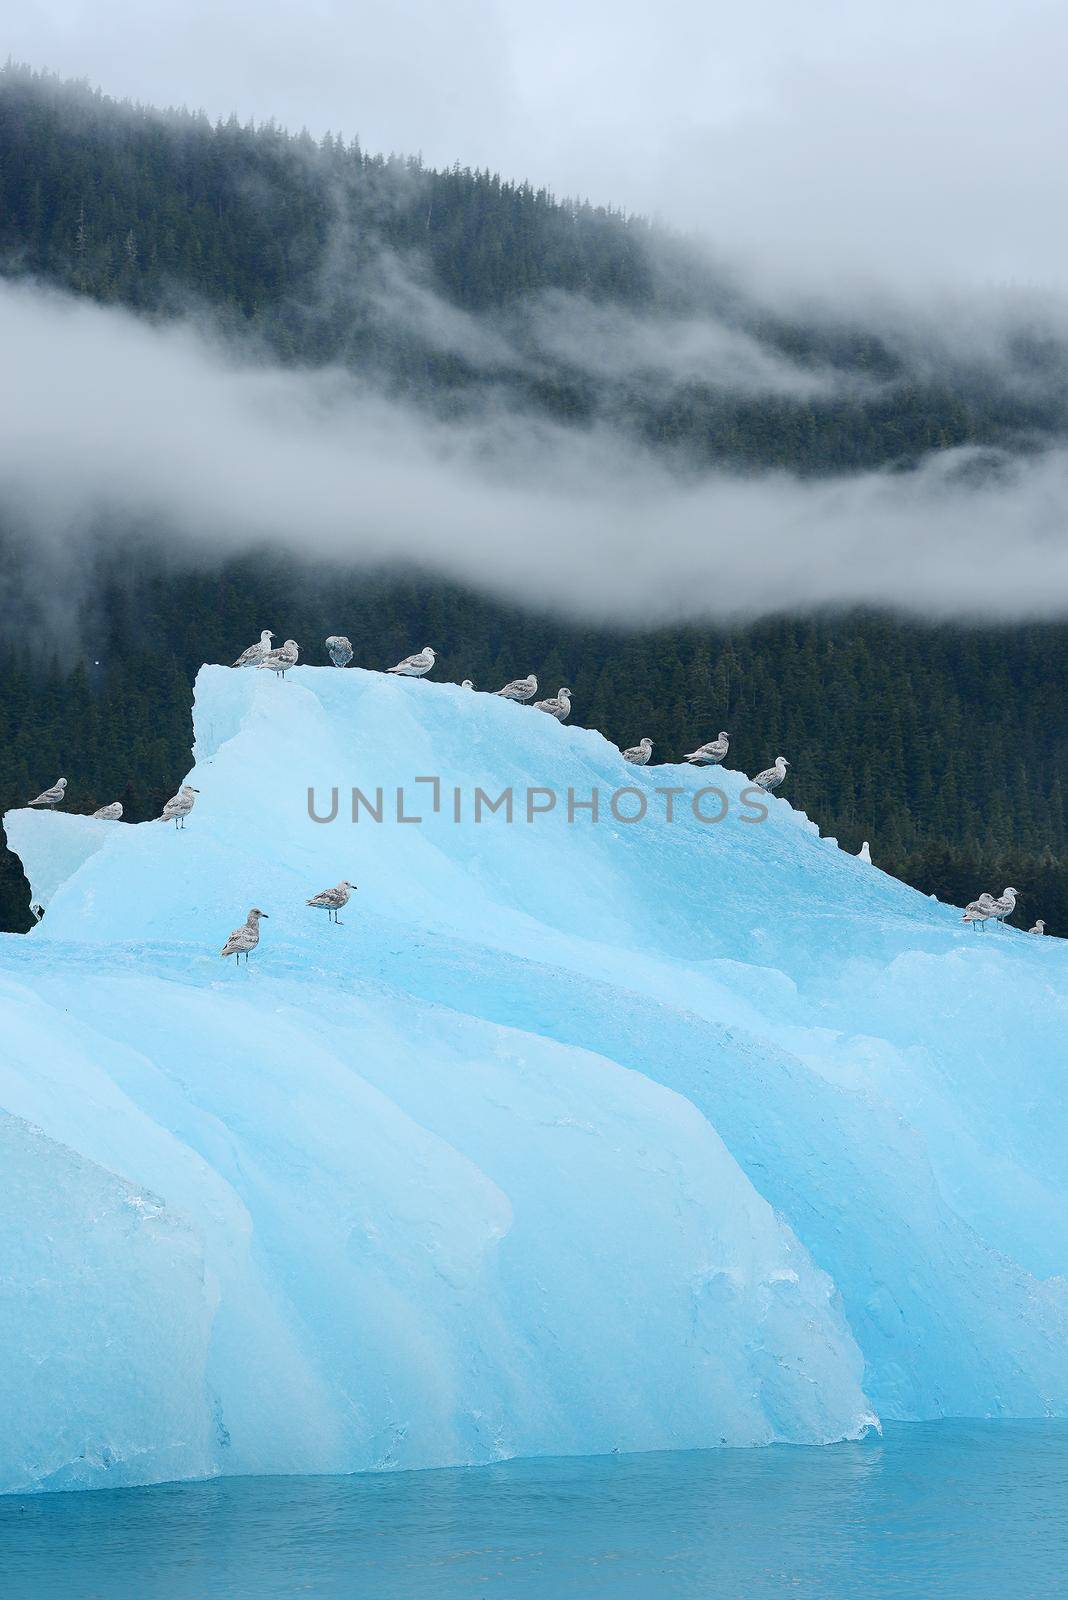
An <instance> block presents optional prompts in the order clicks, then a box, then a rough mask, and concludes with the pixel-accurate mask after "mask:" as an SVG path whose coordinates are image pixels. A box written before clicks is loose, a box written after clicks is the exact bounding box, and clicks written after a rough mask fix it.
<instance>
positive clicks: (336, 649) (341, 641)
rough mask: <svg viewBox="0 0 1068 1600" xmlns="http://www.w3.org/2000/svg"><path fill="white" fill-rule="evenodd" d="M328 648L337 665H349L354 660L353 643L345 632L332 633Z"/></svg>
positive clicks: (327, 643)
mask: <svg viewBox="0 0 1068 1600" xmlns="http://www.w3.org/2000/svg"><path fill="white" fill-rule="evenodd" d="M326 648H327V652H328V654H329V656H330V659H331V661H332V662H333V663H334V665H335V667H347V666H348V664H349V662H350V661H351V660H352V644H351V643H350V641H349V640H348V639H346V638H345V635H344V634H343V633H332V634H331V635H330V637H329V639H328V640H327V641H326Z"/></svg>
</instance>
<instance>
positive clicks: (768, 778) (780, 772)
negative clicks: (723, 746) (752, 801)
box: [720, 734, 790, 794]
mask: <svg viewBox="0 0 1068 1600" xmlns="http://www.w3.org/2000/svg"><path fill="white" fill-rule="evenodd" d="M720 737H721V738H722V734H721V735H720ZM789 765H790V763H789V762H788V761H787V759H786V757H785V756H776V757H775V765H774V766H773V767H768V769H767V771H766V772H758V773H757V775H756V777H755V778H754V779H753V782H754V783H755V784H756V786H757V788H758V789H763V790H764V791H765V792H766V793H767V794H770V793H771V791H772V789H777V788H778V787H779V785H780V783H781V782H782V780H783V779H784V778H785V776H786V769H787V767H788V766H789Z"/></svg>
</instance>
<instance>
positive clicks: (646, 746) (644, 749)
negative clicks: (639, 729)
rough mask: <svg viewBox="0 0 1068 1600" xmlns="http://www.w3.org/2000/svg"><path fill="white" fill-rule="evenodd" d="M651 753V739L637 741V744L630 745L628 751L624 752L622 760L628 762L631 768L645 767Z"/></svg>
mask: <svg viewBox="0 0 1068 1600" xmlns="http://www.w3.org/2000/svg"><path fill="white" fill-rule="evenodd" d="M652 753H653V741H652V740H651V739H639V740H638V743H637V744H632V745H631V747H630V749H629V750H624V752H623V760H624V761H629V762H630V764H631V766H632V767H647V766H648V765H649V757H650V756H651V755H652Z"/></svg>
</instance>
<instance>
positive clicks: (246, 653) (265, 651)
mask: <svg viewBox="0 0 1068 1600" xmlns="http://www.w3.org/2000/svg"><path fill="white" fill-rule="evenodd" d="M273 638H274V634H273V633H272V632H271V630H270V628H264V630H263V632H262V633H261V634H260V642H259V644H250V645H249V647H248V649H247V650H242V652H241V654H240V655H239V656H238V658H237V660H236V661H235V662H234V666H235V667H258V666H259V664H260V662H261V661H262V660H263V658H264V657H265V656H266V655H269V654H270V649H271V640H272V639H273Z"/></svg>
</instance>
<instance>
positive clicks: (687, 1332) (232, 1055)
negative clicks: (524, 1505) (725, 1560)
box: [0, 667, 1068, 1490]
mask: <svg viewBox="0 0 1068 1600" xmlns="http://www.w3.org/2000/svg"><path fill="white" fill-rule="evenodd" d="M266 677H267V675H266V674H256V673H237V672H230V671H227V670H225V669H222V668H215V667H211V668H205V669H204V670H203V671H202V672H201V674H200V677H199V679H198V683H197V693H196V705H195V728H196V750H195V758H196V764H195V768H194V774H193V775H192V776H191V780H190V781H191V782H193V783H194V784H195V785H196V786H197V787H198V788H199V789H200V791H201V792H200V796H199V798H198V801H197V806H196V809H195V810H194V812H193V813H192V815H191V817H190V819H189V822H188V825H187V827H186V829H185V831H184V833H182V832H176V831H175V830H174V828H173V827H170V826H168V825H166V824H163V823H148V824H143V825H140V826H128V825H125V824H102V823H98V822H93V821H91V820H90V819H87V818H86V819H81V818H75V817H72V816H62V815H56V816H52V815H41V814H38V813H35V812H14V813H11V814H9V816H8V817H7V818H6V819H5V826H6V828H7V832H8V836H9V839H10V841H11V843H12V846H13V847H14V848H15V849H16V850H17V851H18V852H19V853H20V855H21V856H22V858H23V861H24V862H25V864H26V869H27V874H28V876H29V878H30V881H31V886H32V890H33V897H34V898H35V899H36V900H39V901H40V902H41V903H42V904H46V905H47V912H46V915H45V918H44V920H43V922H42V923H41V924H40V925H39V927H38V928H37V929H35V931H34V932H33V933H32V934H31V935H29V936H27V937H25V938H19V937H15V936H8V937H4V938H2V939H0V1039H2V1041H3V1042H2V1045H0V1149H2V1151H3V1171H4V1174H5V1181H4V1184H3V1185H2V1186H0V1282H2V1284H3V1286H4V1292H3V1294H2V1296H0V1339H2V1342H3V1347H4V1349H5V1351H8V1352H10V1359H8V1360H7V1361H5V1363H4V1364H3V1368H2V1370H0V1487H2V1488H4V1489H8V1490H11V1489H22V1488H26V1487H34V1486H40V1487H57V1488H59V1487H71V1486H78V1485H85V1486H96V1485H101V1484H105V1483H111V1484H114V1483H134V1482H146V1481H152V1480H156V1479H160V1478H166V1477H178V1476H184V1475H190V1474H201V1473H212V1472H239V1473H247V1472H284V1471H345V1470H352V1469H358V1468H367V1467H389V1466H397V1467H411V1466H422V1465H432V1464H440V1463H445V1462H457V1461H465V1462H477V1461H485V1460H489V1459H493V1458H495V1457H499V1456H502V1455H511V1454H534V1453H542V1452H568V1451H582V1452H593V1451H600V1450H611V1449H616V1448H618V1449H622V1450H633V1449H646V1448H661V1447H672V1446H675V1447H677V1446H690V1445H714V1444H718V1443H721V1442H727V1443H731V1444H746V1443H747V1444H755V1443H762V1442H767V1441H771V1440H795V1441H810V1440H821V1441H822V1440H832V1439H836V1438H841V1437H843V1436H847V1435H853V1434H856V1433H857V1432H858V1431H860V1430H862V1429H863V1427H864V1426H865V1423H866V1419H867V1418H869V1417H870V1415H871V1413H872V1412H875V1411H877V1412H879V1413H880V1414H882V1415H884V1416H891V1417H929V1416H937V1415H942V1414H962V1415H975V1414H979V1415H986V1414H991V1413H994V1414H997V1413H1008V1414H1014V1415H1041V1414H1044V1413H1046V1412H1056V1413H1064V1412H1066V1411H1068V1293H1066V1289H1065V1285H1064V1282H1063V1281H1062V1279H1061V1277H1060V1276H1059V1275H1060V1274H1061V1273H1062V1272H1063V1271H1064V1265H1065V1262H1066V1260H1068V1204H1066V1195H1065V1179H1066V1173H1068V1156H1066V1151H1068V1139H1066V1134H1068V1127H1066V1126H1065V1124H1066V1120H1068V1111H1066V1097H1065V1094H1064V1078H1065V1073H1066V1066H1065V1049H1064V1045H1063V1040H1064V1038H1065V1037H1066V1036H1068V1033H1066V1023H1068V993H1066V979H1068V962H1066V958H1065V951H1064V946H1063V945H1062V943H1061V942H1060V941H1056V940H1041V941H1039V940H1029V939H1027V938H1026V937H1025V936H1022V935H1020V934H1017V933H1013V932H1011V931H1008V930H1004V931H1001V930H992V931H990V932H989V933H987V934H985V935H975V934H973V933H972V932H971V931H970V930H968V929H964V928H962V927H961V924H960V922H959V912H955V911H953V910H951V909H948V908H945V907H942V906H939V905H937V904H935V903H933V902H929V901H927V900H925V899H923V898H922V897H921V896H918V895H916V894H914V893H913V892H912V891H910V890H908V889H906V888H905V887H903V886H902V885H900V884H898V883H896V882H894V881H893V880H891V879H889V878H887V877H885V876H884V875H883V874H881V873H880V872H878V871H877V870H876V869H874V868H872V867H871V866H869V865H867V864H865V863H863V862H861V861H858V860H857V859H856V858H854V857H851V856H848V855H845V854H843V853H842V852H840V851H838V850H837V848H836V847H835V846H834V845H833V843H832V842H830V841H825V840H821V839H820V838H819V836H818V834H817V833H816V831H815V830H814V829H813V828H812V827H811V826H810V825H809V824H808V823H807V822H806V821H805V819H804V818H803V817H802V816H801V815H800V814H799V813H797V812H795V811H793V810H791V808H790V806H789V804H788V803H787V801H786V800H783V799H775V800H772V801H771V802H770V803H769V813H770V814H769V816H768V818H767V820H766V821H763V822H757V823H754V822H751V821H745V820H743V818H745V817H749V816H752V815H753V814H754V813H753V812H752V809H751V808H748V807H745V806H744V804H743V799H742V791H743V789H744V788H745V780H744V779H743V778H742V777H741V775H740V774H736V773H722V772H719V771H717V772H714V773H698V772H693V771H691V770H689V769H679V768H674V767H672V768H665V767H657V768H647V769H635V768H632V767H626V766H624V764H623V762H622V760H621V758H620V756H619V754H618V752H616V751H615V750H614V749H613V747H612V746H610V745H609V744H607V743H606V742H605V741H604V740H603V739H602V738H601V737H600V736H599V735H597V734H595V733H591V732H587V731H585V730H583V729H581V728H577V727H570V726H561V725H559V724H557V723H556V722H555V721H553V720H552V719H551V718H549V717H546V716H543V715H540V714H538V713H535V712H534V711H532V710H531V709H530V708H527V707H523V706H516V705H512V704H509V703H507V702H502V701H498V700H496V699H494V698H492V697H489V696H483V695H477V694H475V695H473V694H470V693H466V692H464V691H462V690H460V689H459V688H453V687H451V686H446V685H435V684H433V683H429V682H406V681H397V680H395V679H391V678H386V677H381V676H378V675H374V674H367V673H362V672H356V671H349V672H345V673H339V672H335V671H333V670H330V669H315V668H299V669H297V670H296V671H294V672H293V673H292V674H290V675H289V676H288V678H287V680H286V681H285V682H284V683H281V682H277V681H274V680H273V679H272V680H271V681H265V679H266ZM787 753H789V752H787ZM774 754H775V752H774V751H769V759H770V757H771V756H772V755H774ZM435 777H436V778H438V779H439V784H438V785H437V786H435V784H433V783H431V782H417V781H416V780H417V779H431V778H435ZM709 784H717V785H719V786H720V787H721V788H722V789H723V790H724V792H725V794H726V805H727V810H728V815H727V816H726V818H725V819H724V820H723V821H722V822H720V823H711V822H707V823H705V822H700V821H698V820H697V819H696V817H695V815H694V810H693V803H692V802H693V799H694V794H695V791H697V790H699V789H701V788H702V787H704V786H706V785H709ZM398 785H400V786H402V787H403V789H404V796H403V803H402V809H401V811H400V813H398V806H397V796H396V790H397V787H398ZM354 786H355V787H357V788H358V789H359V790H360V791H361V793H362V795H363V796H364V797H366V799H367V800H368V801H370V802H371V804H372V805H374V806H377V805H378V790H379V789H381V791H382V795H381V815H382V820H381V822H375V821H374V820H372V817H371V815H370V812H369V811H368V809H367V808H366V807H365V806H364V805H363V804H361V805H360V806H359V821H358V822H356V823H355V824H354V823H353V822H352V820H351V814H352V813H351V791H352V789H353V787H354ZM623 786H626V787H628V788H629V789H631V790H633V791H636V793H632V794H629V795H624V796H620V797H619V798H618V799H617V802H616V812H617V815H614V814H613V812H612V809H611V807H610V797H611V796H612V795H613V793H614V792H615V791H617V790H619V789H620V788H621V787H623ZM309 787H313V788H314V791H315V803H316V807H317V809H318V810H319V812H320V814H328V813H329V811H330V810H331V809H332V807H331V790H332V789H333V788H335V787H336V788H337V789H338V791H339V793H338V815H337V817H336V819H335V820H334V821H332V822H329V823H320V822H315V821H313V820H312V819H311V818H310V816H309V814H308V803H307V791H308V789H309ZM507 788H511V790H512V797H513V820H512V822H511V823H509V822H508V821H507V820H506V816H505V808H504V807H502V808H501V809H500V810H499V811H497V812H496V813H491V812H490V811H489V809H488V805H487V804H485V803H484V802H483V804H482V820H481V821H478V822H476V821H475V820H474V806H475V791H476V789H481V790H482V791H483V793H484V795H485V796H487V797H488V798H489V800H497V799H498V797H499V796H500V795H501V794H502V792H503V791H505V790H506V789H507ZM665 788H674V789H675V790H677V791H679V792H677V793H676V794H675V795H674V796H673V797H672V799H671V806H672V810H673V813H674V820H673V821H672V822H668V821H667V820H666V810H667V805H668V799H667V797H666V796H665V795H663V794H662V793H660V792H659V791H662V790H663V789H665ZM595 789H596V790H597V791H598V800H599V812H600V814H599V817H598V820H597V821H594V820H593V819H592V816H591V813H590V811H589V809H588V808H583V806H582V802H589V800H590V799H591V796H592V792H593V791H594V790H595ZM528 790H547V791H551V792H552V794H553V795H554V796H555V805H554V809H552V810H551V811H548V810H542V809H539V808H542V807H547V806H548V805H549V797H548V795H547V794H536V795H535V797H534V799H533V801H532V804H533V806H534V807H535V814H534V819H533V820H532V821H529V822H528V821H527V820H526V817H527V801H528ZM569 790H570V791H571V793H572V807H571V809H572V814H573V820H571V821H569V819H568V791H569ZM457 792H458V793H459V800H457V798H456V796H457ZM71 793H72V796H74V795H76V778H75V777H74V776H72V785H71ZM643 801H644V802H645V804H646V806H647V815H646V817H645V819H644V820H642V821H640V822H633V823H631V822H626V821H623V820H620V818H622V817H625V816H631V815H633V814H634V813H635V811H637V810H639V809H640V807H641V804H642V802H643ZM435 802H436V803H437V810H435V809H434V806H435ZM698 805H699V809H700V810H701V811H702V812H703V814H704V815H706V816H714V815H716V814H717V813H718V812H719V811H720V810H722V809H723V802H721V801H719V800H718V799H717V798H715V797H712V796H707V795H706V796H704V797H702V798H701V799H700V800H699V802H698ZM457 807H458V811H457ZM399 815H400V816H405V817H414V816H417V815H418V816H420V817H421V819H422V820H420V821H417V822H413V821H401V820H398V816H399ZM457 815H458V816H459V820H457ZM342 878H349V879H352V880H353V881H355V882H356V883H357V884H358V885H359V890H358V893H357V894H356V895H355V896H354V897H353V900H352V902H351V903H350V905H349V906H348V908H347V909H346V911H345V912H343V913H342V921H343V924H344V926H342V927H341V928H334V927H332V926H330V925H329V923H328V921H327V918H326V916H325V914H324V913H323V912H317V911H313V910H311V909H309V908H307V907H306V906H305V904H304V902H305V900H306V899H307V898H308V896H309V895H311V894H313V893H315V892H316V891H317V890H319V889H322V888H325V887H327V886H328V885H330V884H333V883H336V882H337V881H339V880H340V879H342ZM992 887H995V888H998V889H1000V887H1001V885H996V886H992ZM252 905H257V906H260V907H262V908H263V910H265V911H266V912H268V913H269V921H267V922H266V923H264V925H263V929H262V934H263V937H262V943H261V945H260V948H259V950H258V951H257V952H256V953H255V954H254V956H253V958H252V962H251V964H250V967H249V969H248V971H247V972H246V971H245V970H244V969H242V970H240V971H237V970H236V969H235V968H234V967H233V965H232V963H228V964H227V965H226V966H225V967H224V966H223V964H222V962H221V961H220V960H219V956H218V951H219V949H220V947H221V945H222V943H223V941H224V939H225V937H226V935H227V934H228V933H229V932H230V930H231V928H233V927H235V926H236V925H237V924H238V923H239V922H241V921H243V920H244V917H245V914H246V912H247V911H248V908H249V907H250V906H252Z"/></svg>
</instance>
